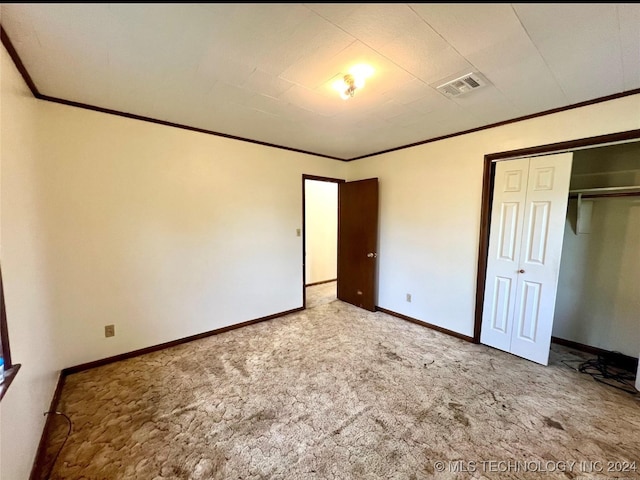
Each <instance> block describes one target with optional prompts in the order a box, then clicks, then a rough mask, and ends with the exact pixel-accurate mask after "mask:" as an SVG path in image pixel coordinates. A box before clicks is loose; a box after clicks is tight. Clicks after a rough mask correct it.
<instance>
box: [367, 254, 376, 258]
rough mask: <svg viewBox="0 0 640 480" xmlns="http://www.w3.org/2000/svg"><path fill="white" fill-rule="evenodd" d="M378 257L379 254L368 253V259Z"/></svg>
mask: <svg viewBox="0 0 640 480" xmlns="http://www.w3.org/2000/svg"><path fill="white" fill-rule="evenodd" d="M377 256H378V254H377V253H367V257H369V258H376V257H377Z"/></svg>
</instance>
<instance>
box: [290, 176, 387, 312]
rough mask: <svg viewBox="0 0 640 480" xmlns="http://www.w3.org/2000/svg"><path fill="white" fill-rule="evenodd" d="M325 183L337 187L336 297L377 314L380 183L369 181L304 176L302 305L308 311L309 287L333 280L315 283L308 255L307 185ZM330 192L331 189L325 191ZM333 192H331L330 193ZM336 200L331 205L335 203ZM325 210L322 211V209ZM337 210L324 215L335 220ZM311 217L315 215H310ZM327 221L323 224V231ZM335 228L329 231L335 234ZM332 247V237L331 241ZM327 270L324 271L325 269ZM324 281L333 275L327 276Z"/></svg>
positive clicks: (375, 179)
mask: <svg viewBox="0 0 640 480" xmlns="http://www.w3.org/2000/svg"><path fill="white" fill-rule="evenodd" d="M312 181H314V182H316V181H317V182H324V183H327V182H328V183H333V184H337V187H338V188H337V262H335V263H337V265H336V273H335V277H334V278H335V279H336V282H335V283H336V294H337V295H336V297H337V298H338V299H339V300H342V301H344V302H347V303H350V304H352V305H355V306H357V307H360V308H364V309H366V310H370V311H375V310H376V295H377V258H378V252H377V248H378V179H377V178H367V179H363V180H354V181H350V182H345V181H344V180H341V179H336V178H327V177H318V176H314V175H303V176H302V216H303V218H302V226H303V228H302V230H303V235H302V237H303V238H302V244H303V248H302V289H303V305H304V308H307V288H314V287H308V285H310V284H316V285H317V284H324V282H331V281H332V280H333V279H332V278H325V279H318V278H316V279H314V280H313V281H311V279H312V277H311V275H312V271H311V270H310V269H308V268H307V267H308V266H309V267H311V266H312V261H313V260H312V259H310V258H309V254H308V252H307V246H308V245H309V243H308V242H307V236H308V235H310V233H309V232H308V231H307V230H308V227H307V225H308V223H309V219H307V218H306V217H307V206H308V205H307V204H308V203H310V202H307V195H308V193H309V195H311V191H309V192H307V183H308V182H312ZM326 190H330V189H328V188H327V189H326ZM331 190H332V189H331ZM332 202H333V200H332V201H331V202H330V203H332ZM321 210H322V209H321ZM333 212H334V209H333V207H331V213H330V214H329V213H326V214H325V215H326V216H327V217H328V216H331V217H332V218H333ZM310 215H312V214H311V213H310ZM324 220H325V219H321V220H320V225H321V228H324V227H322V224H323V222H324ZM333 228H334V227H333V226H332V227H331V228H330V229H331V230H333ZM329 238H330V240H329V242H332V243H333V241H334V240H333V237H332V236H330V237H329ZM333 264H334V261H333V260H330V261H329V268H327V269H326V271H327V272H331V271H332V268H333ZM323 269H324V267H323ZM324 276H325V277H327V276H329V277H330V276H332V274H327V273H325V274H324Z"/></svg>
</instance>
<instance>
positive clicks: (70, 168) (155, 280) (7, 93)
mask: <svg viewBox="0 0 640 480" xmlns="http://www.w3.org/2000/svg"><path fill="white" fill-rule="evenodd" d="M2 62H3V63H2V67H3V68H2V81H3V85H2V102H3V103H2V116H3V122H2V129H3V130H2V140H3V143H2V187H3V188H2V267H3V276H4V280H5V294H6V301H7V310H8V314H9V329H10V333H11V343H12V354H13V357H14V359H15V361H16V362H21V363H22V364H23V370H22V371H21V372H20V373H19V374H18V377H17V379H16V380H15V382H14V384H13V385H12V386H11V388H10V390H9V392H8V393H7V395H6V396H5V398H4V399H3V401H2V440H3V441H2V446H3V450H2V467H1V468H2V478H7V479H9V478H10V479H16V480H17V479H23V478H27V477H28V472H29V469H30V468H31V464H32V461H33V458H34V454H35V450H36V448H37V443H38V440H39V437H40V434H41V431H42V426H43V423H44V417H43V412H44V411H45V410H46V408H47V407H48V404H49V402H50V401H51V397H52V394H53V389H54V384H55V380H56V372H59V371H60V369H61V368H65V367H69V366H73V365H77V364H80V363H84V362H89V361H92V360H96V359H100V358H105V357H109V356H112V355H117V354H120V353H124V352H128V351H132V350H135V349H139V348H144V347H147V346H151V345H156V344H159V343H163V342H167V341H171V340H175V339H179V338H183V337H186V336H189V335H193V334H197V333H201V332H206V331H210V330H213V329H217V328H220V327H224V326H228V325H233V324H237V323H240V322H243V321H246V320H251V319H255V318H260V317H264V316H268V315H272V314H276V313H279V312H283V311H287V310H291V309H295V308H299V307H301V306H302V289H303V287H302V281H303V275H302V237H298V236H297V235H296V230H297V229H301V228H302V208H301V207H302V189H301V188H300V186H301V181H302V174H303V173H305V174H312V175H319V176H328V177H338V178H344V176H345V174H344V171H345V169H346V165H345V164H344V163H343V162H337V161H335V160H329V159H324V158H320V157H316V156H312V155H304V154H300V153H296V152H291V151H286V150H282V149H276V148H269V147H265V146H261V145H256V144H251V143H247V142H239V141H235V140H231V139H226V138H222V137H216V136H211V135H206V134H200V133H196V132H190V131H186V130H181V129H175V128H171V127H165V126H162V125H156V124H151V123H146V122H140V121H136V120H131V119H126V118H122V117H117V116H112V115H106V114H102V113H98V112H92V111H88V110H83V109H78V108H73V107H68V106H64V105H59V104H55V103H50V102H44V101H37V100H34V99H33V98H32V97H31V94H30V93H29V92H28V89H27V88H26V86H25V85H24V83H23V82H22V80H21V79H20V77H19V76H17V73H16V72H15V68H14V66H13V63H12V62H11V60H10V59H9V58H8V55H7V53H6V51H5V50H4V49H2ZM107 324H115V329H116V335H115V337H113V338H108V339H107V338H104V326H105V325H107Z"/></svg>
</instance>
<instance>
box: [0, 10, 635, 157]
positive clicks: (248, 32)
mask: <svg viewBox="0 0 640 480" xmlns="http://www.w3.org/2000/svg"><path fill="white" fill-rule="evenodd" d="M0 15H1V16H0V21H1V23H2V27H3V28H4V30H5V31H6V33H7V35H8V36H9V38H10V39H11V42H12V44H13V46H14V48H15V50H16V52H17V54H18V55H19V57H20V59H21V60H22V62H23V64H24V66H25V67H26V70H27V71H28V73H29V75H30V76H31V78H32V79H33V82H34V83H35V85H36V87H37V89H38V91H39V93H40V94H42V95H44V96H50V97H55V98H58V99H64V100H67V101H73V102H80V103H83V104H88V105H92V106H96V107H101V108H107V109H112V110H117V111H119V112H124V113H128V114H133V115H139V116H144V117H150V118H153V119H156V120H160V121H166V122H171V123H175V124H180V125H184V126H188V127H195V128H199V129H204V130H209V131H213V132H218V133H222V134H226V135H232V136H238V137H242V138H245V139H250V140H253V141H258V142H265V143H269V144H273V145H278V146H283V147H287V148H291V149H297V150H302V151H307V152H312V153H316V154H320V155H325V156H330V157H335V158H339V159H353V158H357V157H361V156H365V155H369V154H372V153H377V152H381V151H385V150H388V149H393V148H398V147H401V146H404V145H407V144H411V143H416V142H420V141H424V140H428V139H432V138H436V137H440V136H444V135H449V134H454V133H458V132H462V131H465V130H469V129H474V128H478V127H482V126H486V125H490V124H494V123H497V122H502V121H506V120H511V119H514V118H518V117H522V116H526V115H531V114H535V113H539V112H542V111H546V110H549V109H554V108H559V107H564V106H567V105H572V104H576V103H579V102H583V101H588V100H592V99H596V98H599V97H603V96H607V95H612V94H617V93H621V92H626V91H630V90H634V89H638V88H640V5H639V4H615V3H607V4H557V3H547V4H544V3H543V4H508V3H496V4H490V3H484V4H483V3H477V4H461V3H448V4H427V3H417V4H367V3H358V4H328V3H316V4H281V3H278V4H251V3H238V4H220V3H214V4H206V3H200V4H177V3H174V4H125V3H116V4H71V3H70V4H43V3H32V4H6V3H4V4H2V6H1V10H0ZM358 63H367V64H369V65H371V66H372V67H373V68H374V69H375V73H374V75H373V76H372V77H371V78H369V79H368V81H367V84H366V86H365V87H364V88H363V89H360V90H358V91H357V92H356V94H355V96H354V97H353V98H350V99H349V100H346V101H345V100H342V99H341V98H340V97H339V95H338V93H337V92H336V91H335V90H334V89H333V88H332V83H333V81H334V80H335V79H336V78H340V77H341V76H342V75H344V74H345V73H347V71H348V69H349V68H350V67H351V66H353V65H354V64H358ZM469 72H480V73H481V74H482V75H483V76H484V77H485V78H486V79H487V80H488V85H487V86H485V87H483V88H480V89H477V90H474V91H471V92H469V93H467V94H464V95H461V96H459V97H455V98H449V97H446V96H445V95H443V94H442V93H439V92H438V91H437V90H436V89H435V87H437V86H439V85H441V84H442V83H443V82H444V81H446V80H451V79H454V78H456V77H459V76H460V75H463V74H467V73H469Z"/></svg>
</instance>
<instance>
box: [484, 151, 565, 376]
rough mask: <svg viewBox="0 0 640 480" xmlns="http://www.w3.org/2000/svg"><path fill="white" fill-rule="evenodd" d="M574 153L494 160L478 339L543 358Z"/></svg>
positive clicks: (537, 359)
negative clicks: (493, 178)
mask: <svg viewBox="0 0 640 480" xmlns="http://www.w3.org/2000/svg"><path fill="white" fill-rule="evenodd" d="M572 157H573V154H572V153H561V154H554V155H545V156H539V157H532V158H522V159H516V160H503V161H500V162H498V163H497V165H496V169H495V181H494V188H493V203H492V208H491V211H492V214H491V224H490V236H489V252H488V261H487V274H486V282H485V294H484V307H483V318H482V330H481V335H480V341H481V343H484V344H486V345H489V346H492V347H495V348H498V349H500V350H504V351H507V352H510V353H513V354H515V355H518V356H521V357H524V358H527V359H529V360H532V361H534V362H538V363H542V364H544V365H546V364H547V362H548V358H549V346H550V343H551V330H552V326H553V317H554V307H555V299H556V287H557V282H558V272H559V266H560V257H561V251H562V240H563V232H564V223H565V214H566V210H567V201H568V194H569V179H570V175H571V165H572Z"/></svg>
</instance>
